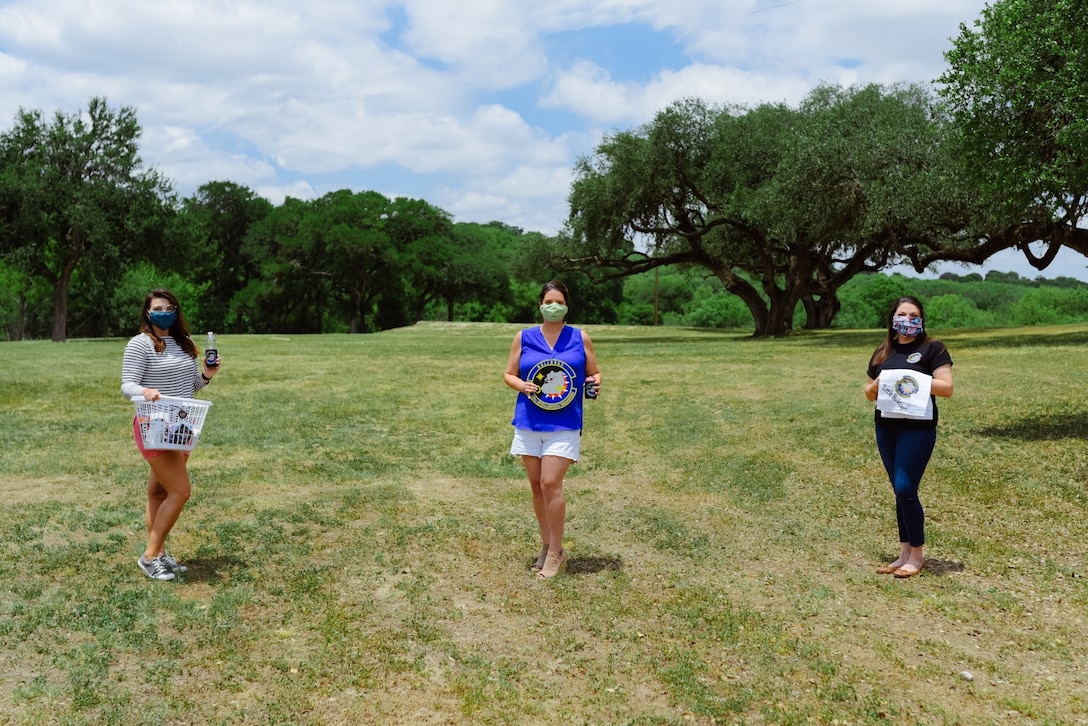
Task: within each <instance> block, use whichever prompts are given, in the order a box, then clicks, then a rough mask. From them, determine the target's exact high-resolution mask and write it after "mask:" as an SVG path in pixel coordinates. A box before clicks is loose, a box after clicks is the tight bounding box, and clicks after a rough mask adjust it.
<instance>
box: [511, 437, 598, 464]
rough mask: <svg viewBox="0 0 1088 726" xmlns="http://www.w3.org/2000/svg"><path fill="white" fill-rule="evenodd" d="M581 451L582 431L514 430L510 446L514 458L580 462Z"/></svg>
mask: <svg viewBox="0 0 1088 726" xmlns="http://www.w3.org/2000/svg"><path fill="white" fill-rule="evenodd" d="M581 450H582V432H581V431H530V430H529V429H514V442H513V443H512V444H510V453H511V454H513V455H514V456H535V457H537V458H540V457H542V456H561V457H563V458H564V459H570V460H571V461H578V454H579V453H580V452H581Z"/></svg>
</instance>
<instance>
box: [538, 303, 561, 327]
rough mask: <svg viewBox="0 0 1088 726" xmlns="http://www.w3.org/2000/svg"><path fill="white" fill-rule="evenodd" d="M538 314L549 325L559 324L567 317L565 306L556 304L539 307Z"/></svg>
mask: <svg viewBox="0 0 1088 726" xmlns="http://www.w3.org/2000/svg"><path fill="white" fill-rule="evenodd" d="M540 314H541V315H542V316H543V317H544V319H545V320H546V321H548V322H549V323H559V322H562V321H563V318H565V317H566V316H567V306H566V305H563V304H561V303H557V302H550V303H545V304H543V305H541V306H540Z"/></svg>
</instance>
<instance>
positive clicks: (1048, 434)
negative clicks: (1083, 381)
mask: <svg viewBox="0 0 1088 726" xmlns="http://www.w3.org/2000/svg"><path fill="white" fill-rule="evenodd" d="M978 433H979V434H980V435H982V436H992V437H995V438H1001V439H1019V440H1021V441H1060V440H1061V439H1083V438H1088V413H1085V412H1083V411H1082V412H1070V413H1068V414H1062V415H1060V416H1029V417H1025V418H1022V419H1019V420H1016V421H1007V422H1005V423H1003V424H1001V425H999V426H988V427H986V428H984V429H979V431H978Z"/></svg>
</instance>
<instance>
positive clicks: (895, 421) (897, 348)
mask: <svg viewBox="0 0 1088 726" xmlns="http://www.w3.org/2000/svg"><path fill="white" fill-rule="evenodd" d="M874 355H875V351H874ZM950 365H952V356H951V355H949V354H948V348H946V347H944V343H942V342H941V341H939V340H933V339H929V340H927V341H925V342H924V343H919V342H918V341H914V342H912V343H907V344H902V343H895V344H893V345H892V353H891V355H889V356H888V359H887V360H886V361H884V362H883V363H881V364H880V365H873V361H872V358H870V359H869V370H868V374H869V377H870V378H872V379H874V380H876V379H877V378H880V372H881V371H887V370H894V369H903V368H905V369H908V370H912V371H918V372H919V373H925V374H926V375H929V376H932V375H933V371H935V370H937V369H938V368H940V367H942V366H950ZM930 398H931V399H933V420H932V421H921V420H919V419H911V418H884V417H882V416H881V415H880V410H879V409H874V416H873V418H874V420H875V421H876V422H877V423H878V424H880V425H881V426H886V427H887V428H893V429H929V428H936V427H937V399H936V397H935V396H933V395H930Z"/></svg>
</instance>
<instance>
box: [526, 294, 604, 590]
mask: <svg viewBox="0 0 1088 726" xmlns="http://www.w3.org/2000/svg"><path fill="white" fill-rule="evenodd" d="M569 299H570V296H569V294H568V292H567V286H566V285H565V284H563V283H562V282H560V281H558V280H553V281H551V282H546V283H544V287H543V288H542V289H541V291H540V299H539V301H538V302H539V304H540V314H541V316H542V317H543V319H544V322H543V323H541V325H540V327H537V328H527V329H525V330H522V331H521V332H519V333H518V334H517V335H515V336H514V343H513V345H512V346H511V347H510V358H509V360H507V362H506V376H505V378H506V385H508V386H510V388H513V389H514V390H515V391H517V392H518V399H517V403H516V404H515V405H514V419H513V421H511V423H512V424H513V425H514V441H513V443H512V444H511V445H510V453H511V454H513V455H514V456H520V457H521V460H522V462H523V463H524V464H525V471H526V472H527V473H528V475H529V486H530V488H531V489H532V492H533V512H535V513H536V521H537V524H538V525H539V526H540V541H541V548H540V556H539V557H537V559H536V562H534V563H533V565H532V570H533V571H534V572H537V573H538V577H541V578H549V577H555V576H556V575H558V574H559V573H560V572H562V571H563V570H564V569H566V566H567V553H566V552H565V551H564V550H563V526H564V524H565V522H566V517H567V502H566V499H565V498H564V497H563V477H564V476H566V473H567V469H568V468H569V467H570V465H571V464H572V463H573V462H576V461H578V454H579V451H580V447H581V437H582V403H583V401H584V394H583V389H585V388H586V386H587V384H588V385H589V386H590V387H591V390H594V391H599V390H600V385H601V372H600V369H599V368H598V367H597V355H596V353H594V352H593V343H592V341H590V339H589V335H588V334H586V333H585V332H584V331H582V330H579V329H578V328H574V327H571V326H569V325H566V324H565V323H564V322H563V319H564V318H565V317H566V314H567V303H568V300H569ZM591 395H595V394H591Z"/></svg>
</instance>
